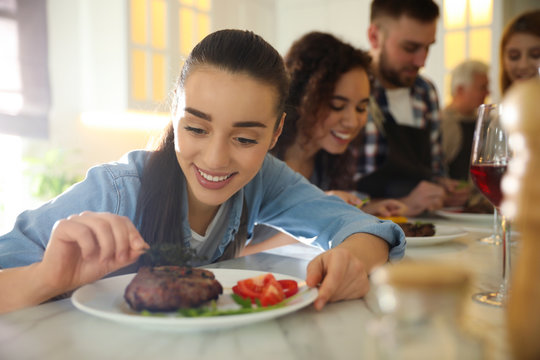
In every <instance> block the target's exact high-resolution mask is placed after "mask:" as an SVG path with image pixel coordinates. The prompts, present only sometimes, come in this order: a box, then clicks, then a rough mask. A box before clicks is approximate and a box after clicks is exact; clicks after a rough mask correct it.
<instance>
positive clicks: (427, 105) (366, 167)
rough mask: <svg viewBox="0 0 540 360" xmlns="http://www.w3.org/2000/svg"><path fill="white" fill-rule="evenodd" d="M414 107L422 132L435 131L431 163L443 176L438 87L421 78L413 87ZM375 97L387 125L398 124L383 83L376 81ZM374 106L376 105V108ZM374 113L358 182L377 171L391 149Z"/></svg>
mask: <svg viewBox="0 0 540 360" xmlns="http://www.w3.org/2000/svg"><path fill="white" fill-rule="evenodd" d="M410 90H411V91H410V94H411V103H412V104H413V116H414V121H415V123H416V125H417V126H418V128H421V129H424V128H426V127H429V128H430V129H431V135H430V139H431V144H432V146H431V162H432V170H433V176H443V174H444V168H443V164H442V146H441V132H440V113H439V97H438V95H437V90H436V89H435V86H433V84H432V83H431V82H430V81H429V80H427V79H426V78H424V77H421V76H420V75H419V76H417V78H416V80H415V82H414V84H413V86H412V87H411V88H410ZM372 96H373V99H371V100H372V102H373V100H374V102H376V103H377V104H378V107H379V109H380V111H381V112H382V114H383V115H384V118H385V121H392V122H394V123H395V122H396V121H395V119H394V116H393V115H392V114H391V113H390V110H389V108H388V100H387V98H386V91H385V89H384V88H383V87H382V85H381V84H380V82H379V81H377V80H375V82H374V85H373V91H372ZM372 105H374V104H372ZM373 113H374V110H373V109H372V108H370V111H369V116H368V120H367V123H366V126H365V127H364V130H363V136H364V141H363V150H364V151H362V149H360V152H359V154H358V170H357V173H356V176H355V178H356V179H359V178H361V177H362V176H365V175H367V174H370V173H372V172H373V171H375V170H377V168H379V167H380V166H381V165H383V163H384V162H385V160H386V156H387V152H388V145H387V142H386V138H385V136H384V134H381V132H380V131H379V128H378V125H377V124H376V123H375V121H374V117H373Z"/></svg>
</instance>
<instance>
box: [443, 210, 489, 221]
mask: <svg viewBox="0 0 540 360" xmlns="http://www.w3.org/2000/svg"><path fill="white" fill-rule="evenodd" d="M461 209H462V208H444V209H441V210H437V211H435V214H437V215H439V216H442V217H445V218H447V219H451V220H457V221H482V222H491V223H493V213H491V214H477V213H464V212H463V211H461Z"/></svg>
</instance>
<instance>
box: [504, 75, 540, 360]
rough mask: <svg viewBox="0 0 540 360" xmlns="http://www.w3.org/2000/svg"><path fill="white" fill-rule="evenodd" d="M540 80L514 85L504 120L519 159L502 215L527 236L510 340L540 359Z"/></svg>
mask: <svg viewBox="0 0 540 360" xmlns="http://www.w3.org/2000/svg"><path fill="white" fill-rule="evenodd" d="M539 107H540V79H538V78H535V79H531V80H528V81H526V82H523V83H518V84H515V85H514V86H513V87H512V88H511V89H510V90H509V91H508V93H507V94H506V95H505V97H504V99H503V109H502V121H503V124H504V126H505V128H506V129H507V130H508V132H509V138H510V145H511V147H512V149H513V152H514V156H513V159H512V161H511V162H510V165H509V168H508V172H507V174H506V176H505V178H504V179H503V185H502V190H503V193H504V202H503V205H502V212H503V213H504V214H506V215H507V216H508V217H509V218H511V219H512V221H513V222H514V223H515V224H516V227H517V228H518V229H519V230H520V232H521V234H522V240H521V248H520V250H519V253H518V257H517V261H515V262H514V264H515V266H514V269H513V275H512V279H511V285H510V297H509V300H508V309H507V316H508V317H507V321H508V336H509V341H510V346H511V348H512V353H513V355H514V357H515V358H516V359H540V140H539V139H540V109H539Z"/></svg>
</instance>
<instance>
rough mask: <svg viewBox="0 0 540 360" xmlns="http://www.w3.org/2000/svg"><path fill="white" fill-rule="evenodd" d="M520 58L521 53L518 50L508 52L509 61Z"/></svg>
mask: <svg viewBox="0 0 540 360" xmlns="http://www.w3.org/2000/svg"><path fill="white" fill-rule="evenodd" d="M520 58H521V53H520V52H519V51H512V52H510V53H508V59H509V60H510V61H516V60H519V59H520Z"/></svg>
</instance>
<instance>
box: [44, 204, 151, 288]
mask: <svg viewBox="0 0 540 360" xmlns="http://www.w3.org/2000/svg"><path fill="white" fill-rule="evenodd" d="M148 248H149V246H148V244H147V243H146V242H145V241H144V240H143V239H142V237H141V235H140V234H139V232H138V231H137V229H136V228H135V226H134V225H133V223H132V222H131V221H130V220H129V219H128V218H126V217H124V216H119V215H114V214H111V213H95V212H83V213H81V214H79V215H72V216H70V217H68V218H67V219H63V220H60V221H58V222H56V224H55V225H54V227H53V231H52V233H51V237H50V240H49V244H48V246H47V248H46V250H45V254H44V256H43V260H42V261H41V262H40V263H38V265H37V268H39V272H38V274H39V276H40V278H41V280H42V281H43V285H44V286H48V287H49V288H50V289H51V291H52V292H54V293H56V294H54V295H53V296H55V295H58V294H62V293H64V292H66V291H69V290H73V289H75V288H77V287H79V286H81V285H84V284H87V283H90V282H93V281H96V280H99V279H101V278H102V277H103V276H105V275H106V274H108V273H110V272H113V271H115V270H118V269H120V268H122V267H125V266H127V265H129V264H131V263H133V262H134V261H135V260H137V258H138V257H139V256H140V255H141V254H142V253H144V251H145V250H146V249H148Z"/></svg>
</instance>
